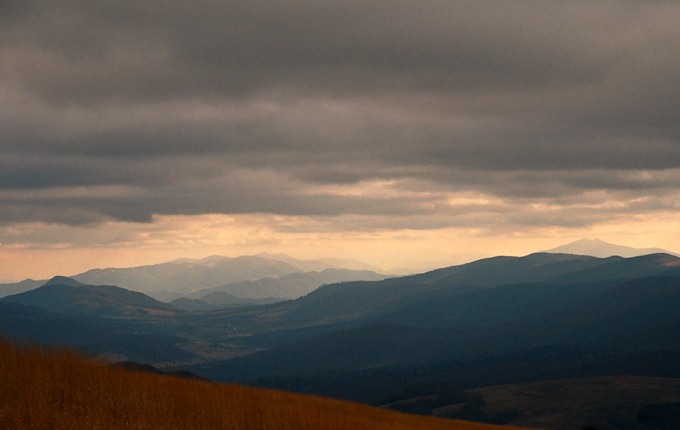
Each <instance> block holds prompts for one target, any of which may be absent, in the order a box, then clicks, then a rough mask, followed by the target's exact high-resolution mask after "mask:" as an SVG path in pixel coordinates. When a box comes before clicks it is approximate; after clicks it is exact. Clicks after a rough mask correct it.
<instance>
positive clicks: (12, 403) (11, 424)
mask: <svg viewBox="0 0 680 430" xmlns="http://www.w3.org/2000/svg"><path fill="white" fill-rule="evenodd" d="M499 428H502V429H504V430H511V429H512V428H511V427H496V426H489V425H484V424H475V423H466V422H461V421H449V420H440V419H436V418H428V417H418V416H411V415H405V414H400V413H396V412H392V411H386V410H382V409H379V408H373V407H369V406H365V405H360V404H357V403H351V402H343V401H337V400H330V399H324V398H319V397H313V396H303V395H296V394H291V393H286V392H280V391H272V390H264V389H254V388H248V387H242V386H234V385H226V384H214V383H209V382H201V381H193V380H187V379H180V378H173V377H168V376H159V375H152V374H146V373H140V372H129V371H126V370H123V369H116V368H110V367H108V366H105V365H104V363H101V362H98V361H96V360H93V359H90V358H87V357H85V356H83V355H81V354H78V353H75V352H73V351H69V350H65V349H45V348H42V347H35V346H31V347H19V346H16V345H13V344H11V343H8V342H7V341H4V340H1V339H0V430H6V429H7V430H10V429H11V430H14V429H17V430H18V429H22V430H23V429H50V430H52V429H53V430H59V429H64V430H67V429H68V430H79V429H83V430H85V429H87V430H98V429H102V430H103V429H117V430H118V429H135V430H137V429H139V430H142V429H182V430H190V429H196V430H199V429H200V430H211V429H239V430H240V429H243V430H250V429H253V430H254V429H258V430H259V429H272V430H278V429H280V430H283V429H291V430H298V429H299V430H307V429H309V430H331V429H351V430H364V429H365V430H382V429H384V430H407V429H409V430H410V429H413V430H416V429H428V430H429V429H432V430H492V429H499Z"/></svg>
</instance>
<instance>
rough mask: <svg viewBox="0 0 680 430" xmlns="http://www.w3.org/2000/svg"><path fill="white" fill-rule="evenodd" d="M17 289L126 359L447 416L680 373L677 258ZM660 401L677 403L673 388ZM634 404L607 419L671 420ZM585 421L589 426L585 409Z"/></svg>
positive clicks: (93, 346) (95, 347)
mask: <svg viewBox="0 0 680 430" xmlns="http://www.w3.org/2000/svg"><path fill="white" fill-rule="evenodd" d="M79 288H82V286H81V287H79ZM36 291H39V290H36ZM23 294H27V293H23ZM20 296H21V295H20ZM17 297H18V296H14V298H12V297H7V298H5V299H3V300H0V306H10V305H11V306H14V308H13V312H14V313H15V314H17V315H21V314H22V313H23V314H24V316H23V317H20V318H19V320H21V318H23V320H22V321H24V322H26V324H25V326H26V327H31V324H33V327H35V325H36V324H38V322H39V321H43V326H46V325H48V323H47V322H45V321H50V323H49V324H52V326H51V329H52V330H53V331H56V327H55V326H56V325H58V324H64V325H63V327H64V328H63V332H62V333H61V334H60V336H61V337H62V338H68V339H69V340H70V341H71V344H74V342H77V338H78V336H77V335H76V336H74V335H73V330H74V329H78V330H80V329H82V328H83V327H86V328H87V329H82V333H84V334H88V333H91V332H92V331H93V330H94V329H96V328H101V329H102V333H103V335H102V339H101V341H100V343H99V344H97V343H96V342H93V339H91V338H90V337H87V338H86V339H84V340H83V347H84V348H85V349H87V350H88V351H92V352H95V353H106V354H109V356H116V357H119V358H120V359H121V360H122V359H134V360H142V361H146V362H149V363H151V364H158V363H164V365H166V366H168V365H173V364H174V365H176V366H183V367H184V368H186V369H189V370H191V371H194V372H196V373H198V374H199V375H202V376H204V377H208V378H210V379H212V380H215V381H224V382H239V383H245V384H250V385H260V386H265V387H270V388H281V389H285V390H290V391H298V392H303V393H310V394H317V395H324V396H329V397H338V398H344V399H352V400H358V401H361V402H365V403H371V404H375V405H383V406H384V405H390V407H393V406H394V407H395V408H401V409H402V410H406V409H404V403H403V402H404V401H407V400H409V399H416V400H417V399H419V395H417V394H415V395H412V394H413V393H418V392H419V391H418V390H419V389H422V387H430V388H431V389H432V390H433V391H432V392H430V393H429V394H426V395H425V396H429V400H428V401H430V403H429V404H428V405H429V406H427V407H425V406H423V407H422V408H420V410H410V411H411V412H418V411H419V412H421V413H430V414H441V413H442V411H445V412H446V415H443V416H451V417H458V418H466V419H474V420H480V421H488V422H495V423H511V424H513V423H515V424H516V423H522V422H525V421H522V420H526V419H528V417H527V416H525V415H524V414H526V412H525V411H523V410H522V409H520V408H510V409H507V410H505V409H493V408H492V407H491V406H489V407H488V408H486V409H484V406H483V404H484V403H480V399H479V396H480V395H481V396H482V399H481V401H482V402H486V400H484V397H485V396H487V394H485V393H482V392H479V393H472V394H461V393H469V392H470V390H474V389H477V388H482V387H489V386H494V385H499V384H516V383H527V382H532V381H547V380H554V379H570V378H584V377H597V376H605V375H639V376H655V377H664V378H674V377H680V369H679V368H678V366H677V362H678V359H679V358H680V330H677V327H679V326H680V258H677V257H675V256H672V255H669V254H651V255H645V256H639V257H632V258H623V257H618V256H615V257H607V258H596V257H591V256H580V255H573V254H553V253H537V254H531V255H527V256H525V257H493V258H488V259H483V260H478V261H475V262H472V263H468V264H463V265H459V266H452V267H448V268H443V269H439V270H435V271H431V272H427V273H423V274H419V275H413V276H407V277H399V278H390V279H385V280H382V281H353V282H342V283H335V284H328V285H323V286H321V287H319V288H318V289H316V290H314V291H313V292H311V293H309V294H307V295H305V296H303V297H300V298H298V299H295V300H289V301H284V302H278V303H274V304H269V305H263V306H250V307H245V308H231V309H219V310H209V311H182V310H179V309H175V310H163V311H161V310H156V311H153V312H152V311H146V312H122V313H118V314H112V313H109V314H105V313H101V312H99V313H96V312H89V313H83V312H74V311H73V309H74V307H66V308H62V309H57V308H50V309H43V310H40V309H38V308H35V307H26V306H25V305H22V304H21V303H20V301H18V300H17ZM23 297H26V296H23ZM9 302H12V303H9ZM3 303H4V305H3ZM36 303H37V302H33V303H32V304H33V305H35V304H36ZM24 304H28V303H26V302H24ZM18 306H22V307H21V308H17V307H18ZM38 306H39V304H38ZM38 311H40V312H42V313H41V314H39V315H37V314H36V312H38ZM31 313H32V314H31ZM27 314H31V315H28V316H27ZM1 315H2V314H1V313H0V316H1ZM17 321H18V320H17V319H16V318H14V319H12V320H11V321H10V320H8V319H3V318H2V317H0V323H1V324H3V325H0V329H2V330H3V332H8V333H10V334H11V335H12V336H13V337H16V338H21V336H22V334H24V335H25V333H22V323H21V322H19V323H18V322H17ZM8 327H9V328H10V329H11V330H10V329H8ZM88 330H89V331H88ZM33 333H34V334H35V333H36V330H35V329H34V331H33ZM69 333H70V334H69ZM107 336H108V337H107ZM26 337H30V336H24V337H23V339H25V338H26ZM154 345H156V346H155V347H153V348H152V346H154ZM124 347H126V348H127V349H125V348H124ZM143 348H147V349H146V350H145V351H143V350H142V349H143ZM173 348H174V351H175V353H176V354H177V355H176V356H175V357H172V356H171V354H169V352H170V351H173ZM149 349H155V350H156V353H155V354H154V353H153V351H149ZM166 351H168V353H166ZM180 352H184V353H185V354H186V356H183V357H181V356H180V355H181V354H180ZM150 356H151V357H150ZM420 392H421V393H422V390H421V391H420ZM404 393H406V394H404ZM409 393H410V394H409ZM409 396H411V397H409ZM420 397H422V396H420ZM395 399H401V400H395ZM433 399H434V403H432V401H433ZM416 400H413V403H414V404H418V402H419V401H420V400H422V399H420V400H417V401H416ZM657 400H658V401H657V402H656V403H659V404H665V403H668V401H667V399H665V398H664V397H663V396H658V397H657ZM400 402H401V403H400ZM425 403H427V402H425ZM653 403H654V400H650V401H649V403H648V404H647V403H646V404H645V405H638V406H640V408H642V407H643V406H648V405H649V404H653ZM486 404H487V405H491V403H490V400H489V403H486ZM456 405H457V406H456ZM466 405H467V406H466ZM441 408H444V409H441ZM640 408H638V409H640ZM631 410H632V409H631ZM532 413H533V412H532ZM543 413H545V414H546V415H550V413H551V412H550V411H549V410H546V411H544V412H543ZM631 413H632V412H631ZM632 414H633V415H632V418H631V417H630V416H628V422H627V424H621V423H619V424H616V423H612V422H609V421H607V420H606V417H605V418H603V419H604V420H605V421H603V422H606V423H607V425H608V426H609V427H604V428H610V429H625V428H629V427H626V426H627V425H628V424H630V423H631V422H634V423H637V424H635V425H636V426H637V427H634V428H637V429H646V428H649V429H652V428H655V427H653V425H651V424H649V425H647V424H643V423H639V422H637V421H635V420H636V418H635V413H632ZM570 419H573V420H575V421H571V422H580V421H578V419H579V416H573V417H571V418H570ZM631 420H632V421H631ZM553 422H554V420H553ZM584 424H585V423H584ZM641 426H642V427H641ZM645 426H646V427H645Z"/></svg>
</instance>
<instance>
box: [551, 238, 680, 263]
mask: <svg viewBox="0 0 680 430" xmlns="http://www.w3.org/2000/svg"><path fill="white" fill-rule="evenodd" d="M544 252H549V253H561V254H577V255H591V256H593V257H598V258H606V257H611V256H619V257H626V258H630V257H639V256H641V255H647V254H670V255H674V256H676V257H680V254H677V253H674V252H671V251H667V250H665V249H661V248H633V247H631V246H623V245H615V244H613V243H608V242H605V241H602V240H600V239H580V240H577V241H575V242H571V243H568V244H566V245H561V246H558V247H556V248H553V249H549V250H547V251H544Z"/></svg>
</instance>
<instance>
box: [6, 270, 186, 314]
mask: <svg viewBox="0 0 680 430" xmlns="http://www.w3.org/2000/svg"><path fill="white" fill-rule="evenodd" d="M0 300H1V301H3V302H5V303H17V304H20V305H24V306H37V307H40V308H43V309H46V310H49V311H52V312H59V313H63V314H89V315H100V316H122V315H135V314H136V315H148V314H150V313H172V312H174V311H175V310H176V309H175V308H173V307H172V306H170V305H168V304H166V303H162V302H159V301H158V300H155V299H153V298H151V297H149V296H147V295H145V294H142V293H139V292H135V291H129V290H126V289H124V288H120V287H116V286H111V285H84V284H81V283H80V282H78V281H76V280H74V279H71V278H65V277H61V276H60V277H55V278H53V279H51V280H50V281H48V282H47V283H45V285H43V286H42V287H39V288H36V289H34V290H30V291H26V292H24V293H19V294H15V295H11V296H7V297H3V298H2V299H0Z"/></svg>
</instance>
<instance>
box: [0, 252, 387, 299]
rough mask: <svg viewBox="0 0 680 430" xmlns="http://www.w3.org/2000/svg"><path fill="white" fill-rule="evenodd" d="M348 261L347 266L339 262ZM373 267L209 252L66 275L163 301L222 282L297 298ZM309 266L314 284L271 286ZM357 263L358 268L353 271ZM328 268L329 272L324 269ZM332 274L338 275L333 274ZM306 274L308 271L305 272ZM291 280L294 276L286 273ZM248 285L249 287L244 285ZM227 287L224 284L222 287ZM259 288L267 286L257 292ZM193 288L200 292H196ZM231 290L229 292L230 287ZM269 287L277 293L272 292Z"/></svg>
mask: <svg viewBox="0 0 680 430" xmlns="http://www.w3.org/2000/svg"><path fill="white" fill-rule="evenodd" d="M341 264H347V265H348V266H350V267H349V268H348V267H342V266H341ZM366 267H372V266H370V265H368V264H366V263H362V262H360V261H358V260H334V259H319V260H309V261H307V260H299V259H295V258H293V257H288V256H286V255H283V254H260V255H257V256H241V257H234V258H231V257H224V256H218V255H214V256H210V257H205V258H202V259H188V258H183V259H177V260H173V261H170V262H167V263H160V264H153V265H146V266H138V267H131V268H107V269H92V270H89V271H87V272H84V273H80V274H78V275H74V276H71V277H69V279H74V280H77V281H79V282H81V283H82V284H88V285H116V286H119V287H121V288H125V289H128V290H132V291H140V292H143V293H145V294H147V295H150V296H152V297H154V298H155V299H158V300H162V301H166V302H169V301H172V300H174V299H177V298H180V297H189V298H194V299H196V298H200V297H201V296H202V295H204V294H207V293H208V292H210V291H208V290H210V289H212V288H217V290H220V287H223V288H222V289H221V290H222V291H228V292H229V288H230V287H224V286H225V285H231V284H239V283H242V285H241V286H236V285H234V286H233V287H231V288H232V290H233V291H236V290H238V291H239V293H242V294H243V296H239V295H238V294H235V295H237V296H239V297H242V298H244V299H263V298H272V297H274V298H281V299H291V298H297V297H299V296H301V295H303V294H306V293H308V292H309V291H311V289H313V288H316V287H318V286H319V285H321V284H323V283H330V282H338V281H342V280H352V279H357V278H361V279H367V280H375V279H379V278H384V275H379V274H378V273H376V272H374V271H371V270H366ZM310 268H312V270H314V271H318V272H321V273H324V275H323V276H320V279H319V280H318V281H314V282H318V284H317V285H313V283H311V284H310V282H307V281H304V280H299V282H297V283H295V282H291V281H290V280H287V278H284V280H282V281H281V282H280V283H279V285H275V284H276V281H271V280H273V279H278V278H281V277H285V276H286V275H293V274H296V273H300V272H308V271H310V270H309V269H310ZM356 268H361V269H360V270H356ZM326 270H330V271H329V272H325V271H326ZM333 273H335V274H337V275H338V276H335V277H334V276H333V275H332V274H333ZM308 276H311V275H308ZM264 278H269V279H270V281H269V285H268V286H266V285H264V284H263V285H260V286H257V285H254V284H248V282H253V281H257V280H259V279H264ZM290 279H293V278H290ZM46 282H48V280H38V281H35V280H25V281H21V282H18V283H9V284H0V297H4V296H7V295H12V294H18V293H21V292H24V291H30V290H32V289H35V288H38V287H40V286H42V285H44V284H45V283H46ZM247 287H250V288H247ZM225 288H226V289H225ZM258 288H264V289H265V290H266V291H262V292H259V291H258ZM197 291H204V293H199V295H198V296H197V295H196V294H192V293H195V292H197ZM233 291H232V292H233ZM270 291H273V292H276V294H273V293H271V292H270Z"/></svg>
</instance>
